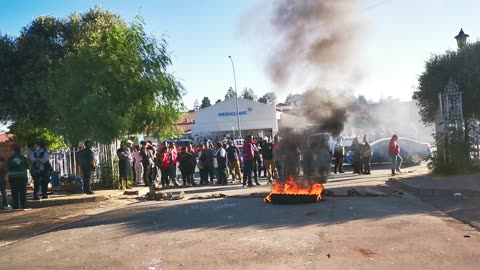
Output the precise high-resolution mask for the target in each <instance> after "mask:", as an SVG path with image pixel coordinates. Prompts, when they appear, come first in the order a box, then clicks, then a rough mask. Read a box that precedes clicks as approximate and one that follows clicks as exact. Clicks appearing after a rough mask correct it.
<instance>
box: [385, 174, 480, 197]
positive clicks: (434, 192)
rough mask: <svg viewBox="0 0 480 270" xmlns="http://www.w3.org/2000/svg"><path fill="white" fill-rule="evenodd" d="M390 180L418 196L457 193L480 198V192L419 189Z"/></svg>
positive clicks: (397, 180)
mask: <svg viewBox="0 0 480 270" xmlns="http://www.w3.org/2000/svg"><path fill="white" fill-rule="evenodd" d="M390 180H391V181H394V182H395V184H396V185H398V186H399V188H400V189H403V190H404V191H406V192H408V193H411V194H414V195H418V196H446V195H450V196H453V195H454V194H456V193H461V194H462V195H461V196H480V190H468V189H453V190H452V189H439V188H437V189H435V188H419V187H413V186H411V185H408V184H406V183H404V182H402V181H401V179H395V178H394V177H392V178H390Z"/></svg>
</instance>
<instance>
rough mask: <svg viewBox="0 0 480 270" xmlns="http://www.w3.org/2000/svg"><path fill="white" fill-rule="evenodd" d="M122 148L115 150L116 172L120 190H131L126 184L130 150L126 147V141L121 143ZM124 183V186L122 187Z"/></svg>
mask: <svg viewBox="0 0 480 270" xmlns="http://www.w3.org/2000/svg"><path fill="white" fill-rule="evenodd" d="M121 144H122V146H121V147H120V148H118V150H117V156H118V170H119V173H120V188H121V189H124V188H126V189H131V187H130V185H129V184H128V171H129V168H130V158H131V154H130V148H128V147H127V141H122V143H121ZM123 182H125V186H124V185H123Z"/></svg>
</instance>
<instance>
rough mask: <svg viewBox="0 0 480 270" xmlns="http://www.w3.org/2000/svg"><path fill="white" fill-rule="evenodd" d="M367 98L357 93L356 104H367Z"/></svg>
mask: <svg viewBox="0 0 480 270" xmlns="http://www.w3.org/2000/svg"><path fill="white" fill-rule="evenodd" d="M367 103H368V102H367V99H366V98H365V96H364V95H359V96H358V104H367Z"/></svg>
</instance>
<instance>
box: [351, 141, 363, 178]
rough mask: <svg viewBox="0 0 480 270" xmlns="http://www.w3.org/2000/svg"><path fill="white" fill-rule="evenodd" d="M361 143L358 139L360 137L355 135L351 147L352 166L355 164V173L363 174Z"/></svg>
mask: <svg viewBox="0 0 480 270" xmlns="http://www.w3.org/2000/svg"><path fill="white" fill-rule="evenodd" d="M360 150H361V145H360V142H359V141H358V138H357V137H355V138H354V139H353V141H352V146H351V147H350V151H351V153H352V166H353V173H354V174H355V173H358V174H361V172H360V156H361V153H360Z"/></svg>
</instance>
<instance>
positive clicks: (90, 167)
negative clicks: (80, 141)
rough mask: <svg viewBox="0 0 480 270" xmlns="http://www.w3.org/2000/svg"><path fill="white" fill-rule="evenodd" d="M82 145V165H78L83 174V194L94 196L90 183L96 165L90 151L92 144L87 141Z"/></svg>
mask: <svg viewBox="0 0 480 270" xmlns="http://www.w3.org/2000/svg"><path fill="white" fill-rule="evenodd" d="M84 144H85V149H83V150H82V155H81V156H82V164H81V165H80V166H81V168H82V172H83V192H85V193H86V194H94V192H93V191H92V185H91V182H92V175H93V174H94V172H95V169H96V167H97V164H96V161H95V156H94V154H93V151H92V146H93V143H92V142H91V141H90V140H87V141H85V143H84Z"/></svg>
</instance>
